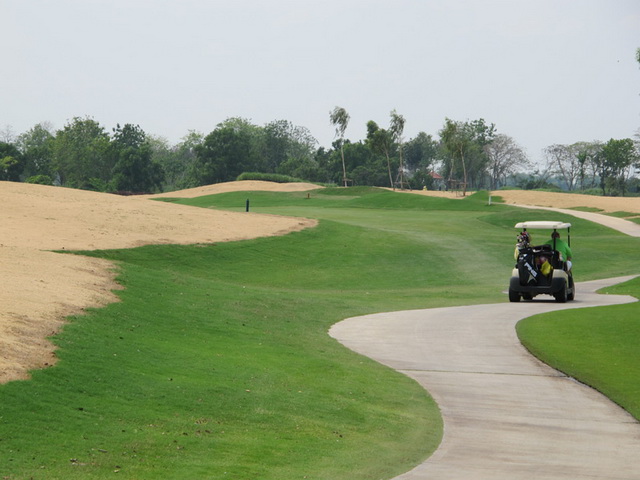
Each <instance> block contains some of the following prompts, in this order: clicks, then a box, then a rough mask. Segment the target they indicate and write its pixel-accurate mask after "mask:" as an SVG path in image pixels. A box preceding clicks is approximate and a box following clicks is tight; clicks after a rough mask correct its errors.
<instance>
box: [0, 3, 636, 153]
mask: <svg viewBox="0 0 640 480" xmlns="http://www.w3.org/2000/svg"><path fill="white" fill-rule="evenodd" d="M0 24H1V25H2V27H1V28H0V49H1V52H2V61H1V62H0V65H2V66H1V69H2V72H1V75H0V128H6V127H7V126H11V127H12V128H13V131H14V132H15V133H22V132H24V131H27V130H29V129H30V128H31V127H33V126H34V125H35V124H37V123H39V122H42V121H48V122H51V123H52V124H53V126H54V127H55V128H57V129H59V128H62V127H63V126H64V125H65V124H66V123H67V122H68V121H69V120H70V119H72V118H73V117H85V116H90V117H92V118H94V119H95V120H97V121H98V122H100V123H101V124H102V125H103V126H104V127H105V128H107V129H109V130H110V129H111V128H112V127H114V126H115V125H116V123H120V124H124V123H134V124H139V125H140V126H141V127H142V128H143V129H144V130H145V131H146V132H147V133H149V134H153V135H159V136H164V137H166V138H167V139H168V140H169V141H170V142H171V143H176V142H178V141H179V140H180V138H181V137H182V136H184V135H185V134H187V132H188V131H189V130H197V131H200V132H203V133H209V132H210V131H212V130H213V129H214V128H215V127H216V125H217V124H218V123H220V122H222V121H224V120H225V119H226V118H228V117H234V116H238V117H243V118H246V119H249V120H251V121H252V122H253V123H255V124H257V125H264V124H265V123H268V122H270V121H272V120H280V119H284V120H289V121H291V122H292V123H293V124H295V125H300V126H304V127H307V128H308V129H309V130H310V131H311V133H312V135H313V136H315V137H316V138H317V139H318V141H319V143H320V145H322V146H325V147H329V146H330V145H331V142H332V140H333V138H334V133H335V132H334V129H333V127H332V126H331V125H330V123H329V111H330V110H331V109H333V108H334V107H335V106H341V107H344V108H345V109H346V110H347V111H348V112H349V114H350V115H351V121H350V123H349V127H348V128H347V132H346V137H347V138H349V139H351V140H352V141H358V140H361V139H363V138H364V137H365V134H366V122H367V121H368V120H375V121H376V122H377V123H378V124H379V125H380V126H381V127H385V128H386V127H387V126H388V124H389V113H390V112H391V110H393V109H396V110H397V112H398V113H400V114H401V115H403V116H404V117H405V120H406V125H405V139H409V138H412V137H414V136H415V135H416V134H417V133H418V132H420V131H424V132H426V133H429V134H432V135H434V136H437V133H438V130H439V129H440V128H441V127H442V125H443V123H444V120H445V117H449V118H451V119H454V120H461V121H465V120H474V119H478V118H484V119H485V120H486V121H487V122H489V123H495V124H496V127H497V130H498V131H499V132H500V133H505V134H507V135H510V136H512V137H513V138H514V139H515V140H516V141H517V142H518V143H519V144H520V145H521V146H523V147H524V148H525V149H526V150H527V152H528V154H529V155H530V157H531V158H532V159H533V160H540V158H541V149H542V148H544V147H546V146H548V145H551V144H554V143H567V144H568V143H574V142H576V141H583V140H584V141H591V140H603V141H606V140H608V139H609V138H626V137H632V136H633V134H634V133H636V131H637V130H638V129H639V128H640V65H638V63H637V62H636V60H635V51H636V48H638V47H640V1H638V0H512V1H506V0H502V1H499V0H457V1H456V0H386V1H378V0H366V1H365V0H318V1H316V0H310V1H307V0H224V1H218V0H106V1H101V0H55V1H53V0H48V1H47V0H0Z"/></svg>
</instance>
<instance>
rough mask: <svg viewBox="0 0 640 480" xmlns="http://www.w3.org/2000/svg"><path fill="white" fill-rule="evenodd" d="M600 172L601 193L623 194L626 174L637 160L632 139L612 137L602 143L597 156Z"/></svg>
mask: <svg viewBox="0 0 640 480" xmlns="http://www.w3.org/2000/svg"><path fill="white" fill-rule="evenodd" d="M596 161H597V163H598V167H599V173H600V186H601V188H602V194H603V195H606V189H607V188H609V194H612V193H613V194H620V195H622V196H624V194H625V183H626V180H627V175H628V172H629V171H630V169H631V168H632V166H633V165H634V163H636V162H637V161H638V153H637V152H636V149H635V146H634V144H633V141H632V140H631V139H630V138H624V139H622V140H614V139H613V138H612V139H611V140H609V141H608V142H607V143H606V144H604V145H603V147H602V150H601V152H600V155H599V156H598V158H597V160H596Z"/></svg>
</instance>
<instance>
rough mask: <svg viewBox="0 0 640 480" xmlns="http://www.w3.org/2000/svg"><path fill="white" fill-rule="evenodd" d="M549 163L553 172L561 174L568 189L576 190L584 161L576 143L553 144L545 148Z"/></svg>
mask: <svg viewBox="0 0 640 480" xmlns="http://www.w3.org/2000/svg"><path fill="white" fill-rule="evenodd" d="M544 154H545V156H546V158H547V163H548V165H549V167H550V169H551V171H552V172H554V173H556V174H557V175H559V176H560V177H561V178H562V180H563V182H564V184H565V187H566V188H567V190H569V191H571V190H574V189H575V187H576V182H577V180H578V179H579V178H580V172H581V169H582V162H581V161H580V156H579V151H578V149H577V148H576V147H575V146H574V145H557V144H556V145H551V146H549V147H547V148H545V149H544Z"/></svg>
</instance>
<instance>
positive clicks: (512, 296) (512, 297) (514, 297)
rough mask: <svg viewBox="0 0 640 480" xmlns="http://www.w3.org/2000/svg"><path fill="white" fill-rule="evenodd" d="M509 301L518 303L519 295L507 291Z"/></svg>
mask: <svg viewBox="0 0 640 480" xmlns="http://www.w3.org/2000/svg"><path fill="white" fill-rule="evenodd" d="M509 301H510V302H519V301H520V294H519V293H518V292H516V291H513V290H511V289H509Z"/></svg>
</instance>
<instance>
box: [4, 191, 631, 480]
mask: <svg viewBox="0 0 640 480" xmlns="http://www.w3.org/2000/svg"><path fill="white" fill-rule="evenodd" d="M247 198H249V199H250V203H251V209H252V211H257V212H265V213H276V214H283V215H296V216H305V217H312V218H318V219H320V224H319V226H318V227H317V228H314V229H310V230H305V231H302V232H298V233H294V234H290V235H287V236H284V237H271V238H263V239H258V240H251V241H244V242H233V243H220V244H216V245H196V246H149V247H142V248H136V249H130V250H112V251H102V252H85V253H86V254H89V255H93V256H99V257H103V258H108V259H111V260H113V261H115V262H117V264H118V265H119V268H120V276H119V281H120V282H121V283H122V284H123V285H124V286H125V287H126V289H125V290H123V291H119V292H118V295H119V296H120V298H121V299H122V301H121V302H119V303H115V304H112V305H109V306H108V307H106V308H102V309H97V310H91V311H90V312H89V313H88V314H86V315H82V316H78V317H73V318H71V319H70V323H69V324H68V325H66V326H65V328H64V330H63V331H62V333H60V334H59V335H57V336H56V337H55V338H54V341H55V343H56V344H57V345H58V347H59V348H58V350H57V355H58V357H59V362H58V364H57V365H56V366H55V367H53V368H49V369H46V370H41V371H35V372H33V379H32V380H30V381H21V382H12V383H9V384H6V385H3V386H0V474H1V475H2V476H3V477H6V478H9V479H22V478H45V479H58V478H59V479H92V478H107V477H112V476H113V475H114V474H115V472H116V471H117V473H118V474H119V475H120V476H123V477H124V478H135V479H155V478H167V479H173V478H176V479H182V478H199V479H200V478H202V479H205V478H206V479H218V478H234V479H254V478H260V479H290V478H304V477H305V476H306V477H307V478H315V479H337V480H339V479H377V478H391V477H393V476H394V475H397V474H399V473H401V472H403V471H406V470H407V469H409V468H411V467H412V466H414V465H416V464H417V463H419V462H420V461H422V460H423V459H424V458H425V457H426V456H428V454H429V453H430V452H431V451H433V450H434V449H435V448H436V447H437V445H438V443H439V441H440V438H441V434H442V430H441V429H442V425H441V418H440V415H439V413H438V409H437V407H436V406H435V404H434V403H433V401H432V399H431V398H430V397H429V396H428V394H427V393H426V392H424V390H423V389H422V388H420V387H419V386H418V385H417V384H416V383H415V382H414V381H412V380H410V379H408V378H407V377H405V376H403V375H401V374H399V373H397V372H394V371H392V370H390V369H388V368H386V367H383V366H380V365H379V364H376V363H375V362H373V361H371V360H369V359H367V358H364V357H361V356H359V355H356V354H355V353H353V352H351V351H349V350H347V349H346V348H344V347H342V346H341V345H340V344H339V343H337V342H336V341H334V340H333V339H331V338H330V337H329V336H328V335H327V330H328V329H329V328H330V326H331V325H332V324H334V323H335V322H337V321H339V320H341V319H343V318H347V317H350V316H355V315H363V314H367V313H373V312H380V311H391V310H400V309H413V308H427V307H436V306H448V305H461V304H472V303H486V302H499V301H506V298H505V296H504V294H503V293H502V291H504V290H505V289H506V286H507V282H508V278H509V275H510V271H511V267H512V263H513V258H512V252H513V245H514V241H515V234H516V231H515V229H514V228H513V225H514V224H515V223H516V221H521V220H523V217H524V216H525V215H526V219H543V218H548V216H549V214H548V213H547V212H536V211H526V212H522V211H521V210H519V209H515V208H513V207H509V206H505V205H494V206H491V207H489V206H487V200H488V196H487V194H486V192H480V193H478V194H475V195H473V196H471V197H469V198H467V199H465V200H449V199H438V198H428V197H422V196H418V195H415V196H413V195H407V194H401V193H393V192H389V191H386V190H379V189H368V188H360V189H358V188H350V189H326V190H323V191H322V192H318V191H314V192H311V193H310V194H309V198H307V194H306V193H305V192H303V193H290V194H276V193H269V192H242V193H234V194H220V195H214V196H209V197H201V198H198V199H190V200H180V202H181V203H187V204H193V205H197V206H199V207H203V208H228V209H233V210H238V211H243V210H244V206H245V202H246V199H247ZM172 201H177V200H172ZM571 222H572V223H573V224H574V228H573V231H574V232H575V238H576V240H575V242H573V243H572V246H573V249H574V253H575V257H574V263H575V264H574V270H575V274H576V276H577V277H578V278H579V280H583V279H588V278H600V277H605V276H615V275H623V274H630V273H637V272H638V270H639V269H638V264H637V261H629V258H635V257H634V256H633V255H631V254H632V253H633V252H637V239H631V238H629V237H626V236H624V235H622V234H619V233H616V232H613V231H611V230H609V229H606V228H603V227H599V226H596V225H593V224H591V223H589V222H586V221H582V220H579V219H573V218H572V219H571ZM602 245H608V247H609V252H610V253H608V254H607V261H606V262H603V261H602V255H603V250H602ZM630 255H631V256H630Z"/></svg>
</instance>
